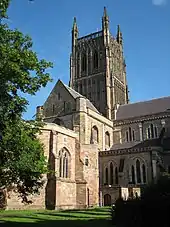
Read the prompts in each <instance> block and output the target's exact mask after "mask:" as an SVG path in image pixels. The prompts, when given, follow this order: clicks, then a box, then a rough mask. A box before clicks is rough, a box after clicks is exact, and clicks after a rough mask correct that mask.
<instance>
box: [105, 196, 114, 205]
mask: <svg viewBox="0 0 170 227" xmlns="http://www.w3.org/2000/svg"><path fill="white" fill-rule="evenodd" d="M111 201H112V197H111V195H109V194H105V195H104V206H111Z"/></svg>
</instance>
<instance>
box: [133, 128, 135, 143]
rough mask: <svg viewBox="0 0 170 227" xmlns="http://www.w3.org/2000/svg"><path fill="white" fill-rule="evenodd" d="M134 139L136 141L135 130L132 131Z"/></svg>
mask: <svg viewBox="0 0 170 227" xmlns="http://www.w3.org/2000/svg"><path fill="white" fill-rule="evenodd" d="M132 140H133V141H135V131H134V130H133V131H132Z"/></svg>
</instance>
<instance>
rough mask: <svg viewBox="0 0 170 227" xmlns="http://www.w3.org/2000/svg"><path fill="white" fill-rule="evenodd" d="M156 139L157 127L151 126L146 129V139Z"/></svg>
mask: <svg viewBox="0 0 170 227" xmlns="http://www.w3.org/2000/svg"><path fill="white" fill-rule="evenodd" d="M157 137H158V130H157V127H156V126H154V125H153V124H150V126H149V127H148V128H147V139H153V138H157Z"/></svg>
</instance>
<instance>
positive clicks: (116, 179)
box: [115, 167, 119, 184]
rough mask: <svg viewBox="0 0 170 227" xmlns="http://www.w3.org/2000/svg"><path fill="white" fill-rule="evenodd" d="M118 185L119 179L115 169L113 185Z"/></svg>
mask: <svg viewBox="0 0 170 227" xmlns="http://www.w3.org/2000/svg"><path fill="white" fill-rule="evenodd" d="M118 183H119V177H118V168H117V167H116V168H115V184H118Z"/></svg>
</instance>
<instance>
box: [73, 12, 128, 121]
mask: <svg viewBox="0 0 170 227" xmlns="http://www.w3.org/2000/svg"><path fill="white" fill-rule="evenodd" d="M69 86H70V87H72V88H73V89H74V90H76V91H78V92H79V93H80V94H82V95H84V96H86V97H87V98H88V99H89V100H90V101H91V102H92V103H93V104H94V105H95V107H96V108H97V109H98V110H99V112H101V113H102V114H103V115H104V116H106V117H107V118H109V119H114V118H115V116H114V113H115V111H114V110H115V107H116V105H117V104H120V105H121V104H126V103H128V86H127V80H126V64H125V60H124V56H123V38H122V33H121V31H120V26H118V28H117V35H116V37H113V36H112V35H111V33H110V30H109V17H108V15H107V11H106V8H104V13H103V17H102V30H101V31H98V32H95V33H92V34H89V35H87V36H84V37H79V34H78V27H77V22H76V19H75V18H74V22H73V28H72V53H71V57H70V83H69Z"/></svg>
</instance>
